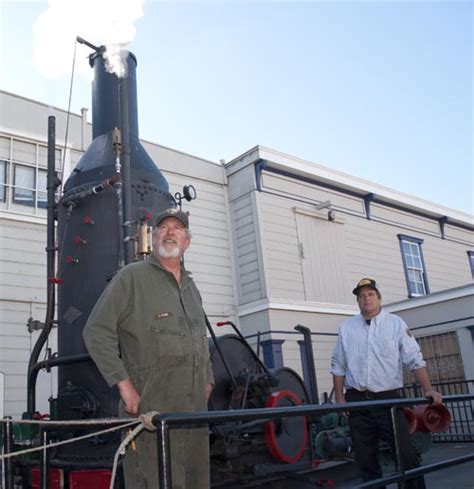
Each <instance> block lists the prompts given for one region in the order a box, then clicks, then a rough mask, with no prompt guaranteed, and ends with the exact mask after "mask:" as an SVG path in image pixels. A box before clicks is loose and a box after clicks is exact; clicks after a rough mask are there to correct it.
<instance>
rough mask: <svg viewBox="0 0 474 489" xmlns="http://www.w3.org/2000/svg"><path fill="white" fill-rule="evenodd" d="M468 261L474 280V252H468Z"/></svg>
mask: <svg viewBox="0 0 474 489" xmlns="http://www.w3.org/2000/svg"><path fill="white" fill-rule="evenodd" d="M467 259H468V260H469V266H470V267H471V275H472V278H473V280H474V251H472V250H469V251H467Z"/></svg>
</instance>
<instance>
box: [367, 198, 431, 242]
mask: <svg viewBox="0 0 474 489" xmlns="http://www.w3.org/2000/svg"><path fill="white" fill-rule="evenodd" d="M370 213H371V216H372V218H373V219H381V220H386V221H388V222H392V223H396V224H397V225H399V226H400V227H402V226H403V227H406V228H410V229H413V230H414V231H415V232H416V231H425V232H427V233H432V234H435V235H437V236H440V230H439V224H438V221H436V220H435V219H428V218H426V217H422V216H418V215H416V214H412V213H409V212H405V211H402V210H398V209H393V208H391V207H386V206H383V205H380V204H372V205H371V206H370ZM405 234H406V233H405Z"/></svg>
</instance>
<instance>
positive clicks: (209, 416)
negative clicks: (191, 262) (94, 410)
mask: <svg viewBox="0 0 474 489" xmlns="http://www.w3.org/2000/svg"><path fill="white" fill-rule="evenodd" d="M465 401H470V402H473V401H474V395H473V394H463V395H452V396H446V397H445V398H444V402H445V403H446V404H453V405H454V404H456V403H463V402H465ZM429 403H430V399H427V398H424V397H414V398H406V399H391V400H383V401H361V402H351V403H345V404H322V405H321V404H319V405H315V404H306V405H300V406H291V407H283V408H269V409H242V410H235V411H211V412H209V411H202V412H196V413H169V414H159V415H156V416H155V417H154V418H153V423H154V424H155V426H156V427H157V447H158V460H157V470H158V474H159V481H160V488H161V489H171V488H172V479H171V457H170V453H171V452H170V431H171V430H173V429H179V428H184V427H186V428H187V427H190V428H192V427H198V426H203V425H208V424H209V423H212V424H221V423H225V422H236V421H255V420H259V421H261V422H262V423H263V422H265V421H270V420H275V419H281V418H287V417H295V416H321V415H324V414H328V413H338V412H343V411H359V410H364V409H367V408H389V409H390V412H391V420H392V426H393V429H394V442H395V443H394V445H395V453H394V458H395V462H396V467H400V464H399V460H400V443H399V439H398V435H397V433H398V431H397V420H396V416H395V411H396V409H397V408H401V407H406V406H407V407H408V406H413V405H415V404H429ZM2 421H4V423H3V424H4V429H3V442H4V444H3V449H4V454H7V453H11V452H13V451H14V447H13V433H12V431H11V423H12V420H6V419H4V420H2ZM5 421H6V422H5ZM123 422H124V420H117V421H114V423H115V424H120V423H123ZM20 423H21V421H20ZM43 423H44V422H43ZM46 423H47V425H48V426H47V428H46V427H44V430H45V431H44V432H42V434H43V436H42V437H41V441H42V442H44V444H45V445H47V439H46V438H44V433H45V432H47V431H51V430H54V429H55V428H60V427H61V424H62V423H61V422H55V421H48V422H46ZM89 423H91V424H93V425H94V426H97V427H100V426H105V424H106V423H105V422H104V421H103V420H102V421H101V420H100V419H97V420H89ZM68 424H69V429H71V428H73V427H74V425H75V423H74V421H69V422H68ZM79 424H80V422H77V425H78V426H79ZM108 424H110V422H109V423H108ZM44 448H45V449H44V450H42V453H41V459H40V463H39V469H40V484H41V489H48V482H47V481H48V477H47V475H46V474H48V471H49V462H50V460H49V456H48V455H47V448H48V447H47V446H45V447H44ZM473 460H474V451H473V452H472V453H470V454H467V455H463V456H459V457H455V458H451V459H448V460H444V461H442V462H436V463H432V464H427V465H423V466H421V467H417V468H414V469H410V470H405V471H404V470H400V469H398V472H396V473H395V474H391V475H389V476H386V477H383V478H380V479H377V480H373V481H369V482H364V483H363V484H359V485H357V486H353V487H356V488H358V489H366V488H372V487H378V486H380V485H384V484H389V483H394V482H398V483H399V485H400V487H404V482H405V481H406V480H408V479H411V478H414V477H418V476H420V475H422V474H426V473H429V472H433V471H436V470H440V469H444V468H447V467H451V466H454V465H458V464H462V463H465V462H469V461H473ZM13 465H14V464H13V461H12V459H11V458H9V459H7V460H6V461H5V465H4V467H3V468H4V471H5V472H4V474H3V477H4V481H5V482H6V484H5V487H6V488H13V473H14V467H13Z"/></svg>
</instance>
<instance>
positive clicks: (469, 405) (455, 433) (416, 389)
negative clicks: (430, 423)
mask: <svg viewBox="0 0 474 489" xmlns="http://www.w3.org/2000/svg"><path fill="white" fill-rule="evenodd" d="M433 387H434V388H435V389H436V390H437V391H439V392H441V394H443V397H444V398H445V399H447V397H449V396H456V395H464V394H474V380H460V381H447V382H438V383H434V384H433ZM403 394H404V396H406V397H418V396H420V395H422V391H421V387H420V386H419V385H418V384H409V385H405V387H404V388H403ZM444 403H445V405H446V407H447V408H448V409H449V411H450V412H451V424H450V425H449V429H448V430H447V431H446V432H443V433H433V441H434V442H443V443H445V442H474V399H465V400H464V401H460V402H450V401H449V400H445V401H444Z"/></svg>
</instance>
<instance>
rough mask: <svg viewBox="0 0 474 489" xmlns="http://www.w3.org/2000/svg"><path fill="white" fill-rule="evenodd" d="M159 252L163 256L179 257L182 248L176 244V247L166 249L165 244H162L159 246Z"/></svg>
mask: <svg viewBox="0 0 474 489" xmlns="http://www.w3.org/2000/svg"><path fill="white" fill-rule="evenodd" d="M158 254H159V255H160V256H161V257H162V258H178V257H179V255H180V254H181V252H180V249H179V247H178V246H175V247H174V248H171V249H170V250H169V249H166V248H165V247H164V246H160V247H159V248H158Z"/></svg>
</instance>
